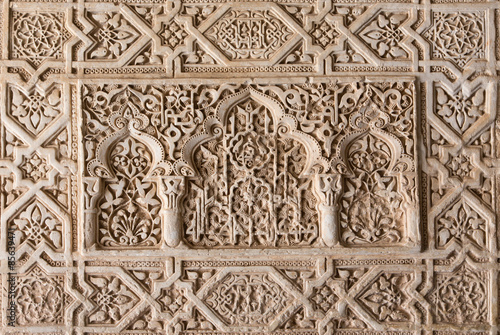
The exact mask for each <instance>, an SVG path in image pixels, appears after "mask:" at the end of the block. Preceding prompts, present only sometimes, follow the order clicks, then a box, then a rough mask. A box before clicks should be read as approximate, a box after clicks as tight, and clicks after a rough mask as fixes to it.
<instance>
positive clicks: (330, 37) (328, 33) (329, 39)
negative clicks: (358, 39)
mask: <svg viewBox="0 0 500 335" xmlns="http://www.w3.org/2000/svg"><path fill="white" fill-rule="evenodd" d="M310 34H311V36H312V37H313V41H314V43H315V44H318V45H321V46H322V47H323V48H326V47H327V46H329V45H335V44H338V42H339V36H340V32H339V31H338V30H337V27H336V24H335V23H330V22H327V21H323V22H321V23H315V24H314V28H313V30H311V32H310Z"/></svg>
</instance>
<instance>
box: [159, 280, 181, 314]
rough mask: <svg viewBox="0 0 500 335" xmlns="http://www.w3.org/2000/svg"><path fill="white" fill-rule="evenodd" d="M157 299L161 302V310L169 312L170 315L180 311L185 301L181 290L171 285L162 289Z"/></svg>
mask: <svg viewBox="0 0 500 335" xmlns="http://www.w3.org/2000/svg"><path fill="white" fill-rule="evenodd" d="M157 301H158V302H159V303H160V304H161V307H162V310H163V311H165V312H169V313H171V314H172V315H175V314H176V313H177V312H179V311H182V309H183V308H184V307H185V305H186V303H187V299H186V297H184V295H183V294H182V291H180V290H179V289H177V288H176V287H173V286H171V287H169V288H164V289H162V290H161V294H160V296H159V297H158V299H157Z"/></svg>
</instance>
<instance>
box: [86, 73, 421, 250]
mask: <svg viewBox="0 0 500 335" xmlns="http://www.w3.org/2000/svg"><path fill="white" fill-rule="evenodd" d="M83 91H84V93H85V94H84V96H83V105H84V125H86V126H85V129H84V138H85V147H86V148H87V154H86V156H85V157H86V163H85V164H86V177H85V179H84V182H85V184H86V187H85V189H86V191H87V197H88V199H89V202H88V204H89V206H88V207H87V208H86V210H87V222H88V224H89V225H92V226H96V227H98V228H96V229H90V231H96V232H97V234H96V236H88V238H87V240H88V243H89V244H90V245H94V244H96V246H97V247H98V248H112V249H116V248H153V249H156V248H163V247H164V246H165V245H166V246H170V247H174V246H177V245H179V243H181V241H183V242H182V243H183V244H185V245H186V246H190V247H194V248H198V247H203V248H207V247H208V248H283V247H288V248H295V247H330V248H338V247H340V248H345V247H365V248H366V247H379V246H383V247H413V246H417V245H418V243H419V232H418V230H417V227H418V224H417V223H416V222H417V221H416V220H418V213H419V211H418V201H417V192H418V191H417V186H416V177H417V175H416V171H415V167H416V152H415V121H414V118H415V113H414V85H413V83H411V82H386V83H377V82H364V83H356V84H353V83H331V82H324V83H321V82H320V83H315V84H286V85H284V84H281V85H268V86H260V85H251V86H245V85H198V86H191V85H177V86H168V85H164V86H160V85H131V86H111V85H105V86H102V87H98V86H95V85H87V86H84V88H83Z"/></svg>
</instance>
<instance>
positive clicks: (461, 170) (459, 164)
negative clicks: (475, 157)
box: [446, 152, 474, 181]
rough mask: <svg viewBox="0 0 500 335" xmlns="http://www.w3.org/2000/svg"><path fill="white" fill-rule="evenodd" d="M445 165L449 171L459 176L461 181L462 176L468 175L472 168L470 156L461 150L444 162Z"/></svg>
mask: <svg viewBox="0 0 500 335" xmlns="http://www.w3.org/2000/svg"><path fill="white" fill-rule="evenodd" d="M446 167H447V168H448V169H449V170H450V171H451V173H452V175H454V176H456V177H458V178H460V179H461V180H462V181H463V180H464V178H467V177H470V175H471V172H472V171H473V170H474V165H473V164H472V162H471V157H470V156H468V155H466V154H465V153H463V152H460V153H459V154H458V155H456V156H453V157H450V160H449V161H448V162H447V163H446Z"/></svg>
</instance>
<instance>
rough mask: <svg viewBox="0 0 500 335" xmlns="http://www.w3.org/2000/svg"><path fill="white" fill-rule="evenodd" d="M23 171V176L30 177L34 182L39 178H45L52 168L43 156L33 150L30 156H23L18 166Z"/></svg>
mask: <svg viewBox="0 0 500 335" xmlns="http://www.w3.org/2000/svg"><path fill="white" fill-rule="evenodd" d="M19 167H20V168H21V170H22V171H23V178H25V179H30V180H31V181H33V182H34V183H37V182H39V181H40V180H44V179H45V180H47V179H48V176H47V174H48V173H49V172H50V171H51V170H52V167H51V166H50V165H49V164H48V162H47V159H46V158H45V157H42V156H40V155H39V154H38V153H36V152H34V153H33V154H32V155H31V156H30V157H28V156H24V157H23V162H22V164H21V165H20V166H19Z"/></svg>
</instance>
